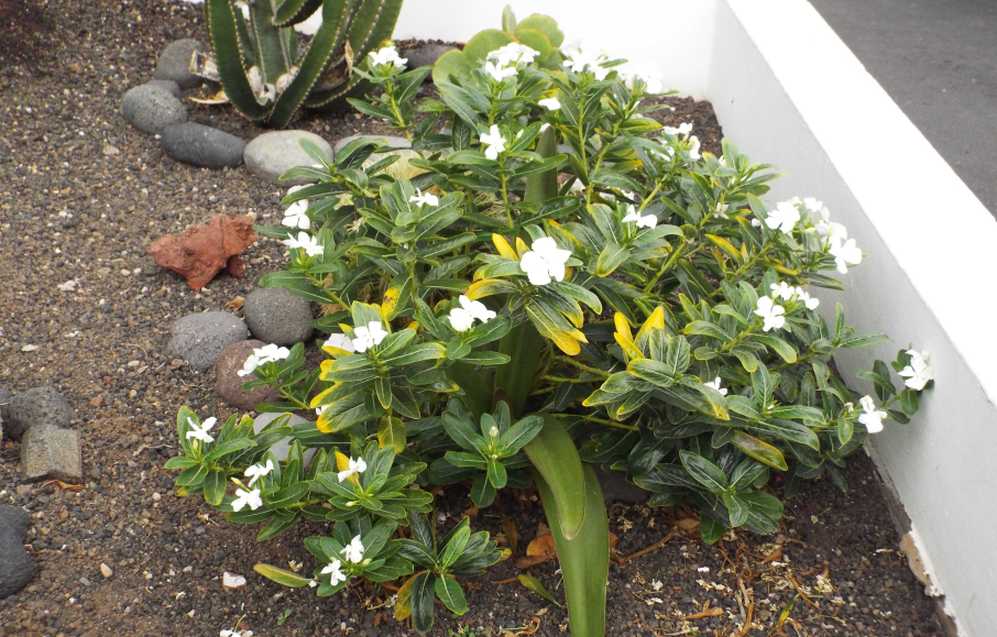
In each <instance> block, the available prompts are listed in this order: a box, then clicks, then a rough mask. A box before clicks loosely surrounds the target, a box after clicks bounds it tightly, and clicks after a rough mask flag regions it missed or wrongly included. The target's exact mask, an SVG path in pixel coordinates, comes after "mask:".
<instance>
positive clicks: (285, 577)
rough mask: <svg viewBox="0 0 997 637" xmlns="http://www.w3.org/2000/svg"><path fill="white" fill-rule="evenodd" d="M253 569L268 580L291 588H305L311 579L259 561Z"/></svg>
mask: <svg viewBox="0 0 997 637" xmlns="http://www.w3.org/2000/svg"><path fill="white" fill-rule="evenodd" d="M253 570H254V571H256V572H257V573H259V574H260V575H262V576H263V577H265V578H267V579H268V580H271V581H274V582H277V583H278V584H280V585H282V586H289V587H291V588H305V587H306V586H308V583H309V582H311V579H309V578H307V577H302V576H300V575H298V574H297V573H294V572H291V571H288V570H285V569H282V568H277V567H276V566H271V565H269V564H263V563H257V564H256V565H255V566H253Z"/></svg>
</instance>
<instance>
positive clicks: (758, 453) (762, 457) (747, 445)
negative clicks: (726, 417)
mask: <svg viewBox="0 0 997 637" xmlns="http://www.w3.org/2000/svg"><path fill="white" fill-rule="evenodd" d="M732 442H733V443H734V446H736V447H737V448H738V449H740V450H741V451H742V452H743V453H744V455H746V456H748V457H750V458H754V459H755V460H757V461H758V462H761V463H762V464H764V465H767V466H769V467H772V468H773V469H778V470H779V471H789V465H787V464H786V458H785V456H783V455H782V452H781V451H779V449H778V448H777V447H773V446H772V445H770V444H769V443H767V442H765V441H764V440H761V439H759V438H756V437H754V436H752V435H751V434H746V433H744V432H743V431H735V432H734V437H733V439H732Z"/></svg>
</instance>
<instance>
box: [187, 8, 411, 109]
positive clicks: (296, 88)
mask: <svg viewBox="0 0 997 637" xmlns="http://www.w3.org/2000/svg"><path fill="white" fill-rule="evenodd" d="M239 4H240V3H238V2H237V1H236V0H207V1H206V2H205V5H204V7H205V17H206V19H207V24H208V32H209V33H210V36H211V45H212V48H213V49H214V56H215V65H216V66H217V69H218V77H219V78H220V80H221V83H222V87H223V88H224V89H225V94H226V95H227V96H228V99H229V101H230V102H231V103H232V105H233V106H234V107H235V109H236V110H237V111H238V112H239V113H241V114H242V115H244V116H245V117H247V118H249V119H252V120H254V121H258V122H260V123H263V124H265V125H268V126H274V127H278V128H282V127H284V126H287V124H288V123H290V121H291V119H292V118H293V117H294V115H295V114H296V113H297V112H298V109H300V108H301V107H302V106H304V107H307V108H323V107H326V106H329V105H330V104H332V103H333V102H334V101H335V100H337V99H338V98H340V97H342V96H343V95H345V94H346V93H347V92H349V91H350V89H352V88H353V86H354V85H355V84H356V81H357V80H356V78H354V77H353V75H352V73H351V69H352V66H353V63H354V60H361V59H363V57H364V56H365V55H367V53H368V52H369V51H370V50H371V49H372V48H374V47H376V46H378V45H379V44H380V43H381V41H383V40H385V39H387V38H389V37H390V36H391V32H392V31H393V30H394V28H395V22H396V21H397V19H398V13H399V11H400V10H401V4H402V0H249V2H248V9H249V10H248V12H247V14H248V15H244V14H243V11H242V10H241V9H240V7H239ZM319 8H321V10H322V25H321V27H319V29H318V31H317V32H316V33H315V35H314V37H312V39H311V41H309V42H308V44H307V46H306V47H305V48H304V50H303V51H300V52H299V51H298V36H297V33H296V32H295V31H294V25H296V24H298V23H300V22H302V21H304V20H305V19H306V18H308V17H309V16H310V15H311V14H312V13H314V12H315V11H316V10H318V9H319Z"/></svg>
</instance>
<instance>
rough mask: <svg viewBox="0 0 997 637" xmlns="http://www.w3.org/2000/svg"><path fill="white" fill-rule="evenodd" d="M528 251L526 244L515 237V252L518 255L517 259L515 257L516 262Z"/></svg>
mask: <svg viewBox="0 0 997 637" xmlns="http://www.w3.org/2000/svg"><path fill="white" fill-rule="evenodd" d="M529 251H530V248H529V246H527V245H526V242H525V241H523V240H522V239H520V238H519V237H516V252H518V253H519V257H517V260H519V258H521V257H522V256H523V255H524V254H526V253H527V252H529Z"/></svg>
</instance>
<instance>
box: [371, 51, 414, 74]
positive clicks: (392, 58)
mask: <svg viewBox="0 0 997 637" xmlns="http://www.w3.org/2000/svg"><path fill="white" fill-rule="evenodd" d="M367 57H368V58H369V59H370V65H371V66H382V65H384V64H391V65H393V66H394V67H395V68H396V69H403V68H405V63H406V62H408V59H407V58H403V57H399V56H398V51H397V50H396V49H395V47H393V46H386V47H382V48H380V49H378V50H377V51H371V52H370V53H368V54H367Z"/></svg>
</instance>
